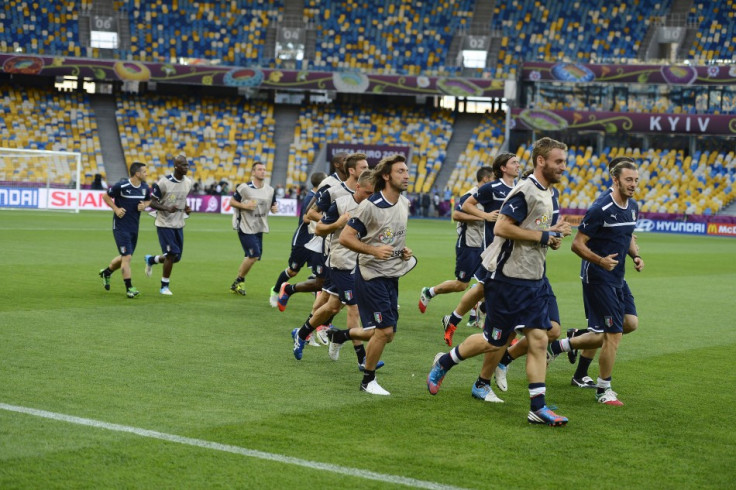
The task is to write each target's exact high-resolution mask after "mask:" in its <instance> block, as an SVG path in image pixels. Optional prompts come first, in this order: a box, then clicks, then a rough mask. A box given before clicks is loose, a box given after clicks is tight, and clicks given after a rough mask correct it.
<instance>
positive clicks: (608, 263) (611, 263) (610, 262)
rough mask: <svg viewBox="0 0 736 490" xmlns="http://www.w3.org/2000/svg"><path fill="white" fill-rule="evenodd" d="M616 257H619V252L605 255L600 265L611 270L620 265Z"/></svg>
mask: <svg viewBox="0 0 736 490" xmlns="http://www.w3.org/2000/svg"><path fill="white" fill-rule="evenodd" d="M616 257H618V254H611V255H608V256H606V257H603V258H602V259H601V260H600V262H599V263H598V265H599V266H601V267H602V268H604V269H605V270H607V271H609V272H610V271H612V270H613V269H615V268H616V266H617V265H618V260H616Z"/></svg>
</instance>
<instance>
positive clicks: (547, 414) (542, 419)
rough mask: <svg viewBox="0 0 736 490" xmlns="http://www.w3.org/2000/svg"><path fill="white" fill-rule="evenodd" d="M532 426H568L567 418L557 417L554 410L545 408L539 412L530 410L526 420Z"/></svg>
mask: <svg viewBox="0 0 736 490" xmlns="http://www.w3.org/2000/svg"><path fill="white" fill-rule="evenodd" d="M526 419H527V420H528V421H529V423H530V424H543V425H550V426H552V427H561V426H563V425H565V424H567V417H563V416H561V415H557V414H556V413H554V412H553V411H552V410H550V409H549V408H547V406H546V405H545V406H543V407H542V408H540V409H539V410H535V411H532V410H529V415H527V418H526Z"/></svg>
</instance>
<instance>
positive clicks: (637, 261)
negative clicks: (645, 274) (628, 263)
mask: <svg viewBox="0 0 736 490" xmlns="http://www.w3.org/2000/svg"><path fill="white" fill-rule="evenodd" d="M634 268H635V269H636V272H641V270H642V269H643V268H644V259H642V258H641V257H635V258H634Z"/></svg>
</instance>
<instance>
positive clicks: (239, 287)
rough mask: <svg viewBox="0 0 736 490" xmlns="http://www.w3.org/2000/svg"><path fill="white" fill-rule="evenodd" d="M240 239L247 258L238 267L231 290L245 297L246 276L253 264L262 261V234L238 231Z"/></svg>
mask: <svg viewBox="0 0 736 490" xmlns="http://www.w3.org/2000/svg"><path fill="white" fill-rule="evenodd" d="M238 238H239V239H240V245H241V246H242V247H243V252H244V254H245V257H244V258H243V261H242V262H241V263H240V266H239V267H238V275H237V277H236V278H235V281H233V283H232V285H230V290H231V291H232V292H234V293H238V294H241V295H243V296H245V294H246V293H245V276H247V275H248V272H250V269H251V267H253V264H255V263H256V262H258V261H259V260H260V259H261V246H262V243H263V242H262V234H261V233H256V234H246V233H243V232H241V231H240V230H238Z"/></svg>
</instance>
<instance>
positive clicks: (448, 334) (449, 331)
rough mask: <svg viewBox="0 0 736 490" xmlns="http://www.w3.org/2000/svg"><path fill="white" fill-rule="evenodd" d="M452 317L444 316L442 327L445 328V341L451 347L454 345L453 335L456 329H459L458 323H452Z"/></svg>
mask: <svg viewBox="0 0 736 490" xmlns="http://www.w3.org/2000/svg"><path fill="white" fill-rule="evenodd" d="M451 317H452V315H445V316H444V317H442V327H444V329H445V343H446V344H447V345H449V346H450V347H452V336H453V335H455V330H457V325H453V324H452V323H450V318H451Z"/></svg>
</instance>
